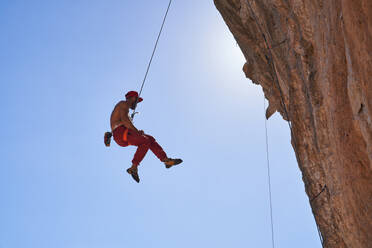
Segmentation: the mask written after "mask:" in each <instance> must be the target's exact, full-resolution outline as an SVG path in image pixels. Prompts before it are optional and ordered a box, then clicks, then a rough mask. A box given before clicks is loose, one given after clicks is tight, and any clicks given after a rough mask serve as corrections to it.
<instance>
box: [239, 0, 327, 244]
mask: <svg viewBox="0 0 372 248" xmlns="http://www.w3.org/2000/svg"><path fill="white" fill-rule="evenodd" d="M246 3H247V6H248V8H249V10H250V12H251V14H252V16H253V18H254V20H255V22H256V25H257V27H258V29H259V31H260V33H261V34H262V37H263V40H264V42H265V46H266V48H267V51H268V56H269V57H266V58H267V60H268V62H269V64H270V66H271V69H272V70H270V74H271V76H272V77H273V79H274V82H275V84H276V86H277V88H278V91H279V94H280V99H281V104H282V107H283V110H284V114H285V116H286V118H287V123H288V126H289V129H290V132H291V137H292V140H293V146H294V151H295V154H296V157H297V158H298V159H299V158H300V157H299V155H298V152H297V141H296V137H295V135H294V133H293V128H292V124H291V122H290V119H289V114H288V111H287V106H286V104H285V101H284V94H283V91H282V88H281V87H280V83H279V78H278V75H277V70H276V66H275V63H274V59H273V55H272V52H271V47H272V46H271V45H270V43H269V42H268V40H267V38H266V35H265V33H264V31H263V29H262V27H261V24H260V23H259V22H258V18H257V16H256V14H255V12H254V10H253V8H252V5H251V3H250V0H246ZM268 36H269V37H270V34H268ZM270 38H271V37H270ZM271 71H273V72H274V73H271ZM316 226H317V229H318V235H319V239H320V242H321V244H322V247H324V240H323V237H322V234H321V232H320V229H319V226H318V224H317V223H316Z"/></svg>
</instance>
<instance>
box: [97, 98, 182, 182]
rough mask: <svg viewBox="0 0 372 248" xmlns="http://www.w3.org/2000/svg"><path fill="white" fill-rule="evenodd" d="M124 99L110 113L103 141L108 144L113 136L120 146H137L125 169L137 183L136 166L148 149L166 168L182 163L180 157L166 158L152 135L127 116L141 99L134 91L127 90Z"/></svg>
mask: <svg viewBox="0 0 372 248" xmlns="http://www.w3.org/2000/svg"><path fill="white" fill-rule="evenodd" d="M125 98H126V100H125V101H120V102H119V103H118V104H116V106H115V108H114V110H113V111H112V113H111V118H110V123H111V130H112V131H111V133H110V132H107V133H105V137H104V142H105V145H106V146H109V145H110V139H111V136H114V140H115V142H116V143H117V144H118V145H119V146H122V147H126V146H129V145H132V146H137V151H136V153H135V154H134V158H133V160H132V167H130V168H129V169H127V172H128V174H130V175H131V176H132V177H133V179H134V180H135V181H136V182H137V183H139V181H140V179H139V176H138V166H139V164H140V163H141V161H142V160H143V158H144V157H145V155H146V153H147V151H148V150H149V149H150V150H151V151H152V152H153V153H154V154H155V155H156V156H157V157H158V158H159V159H160V161H162V162H163V163H164V164H165V167H166V168H167V169H169V168H171V167H172V166H174V165H178V164H180V163H182V160H181V159H172V158H168V157H167V155H166V153H165V152H164V151H163V148H162V147H161V146H160V145H159V144H158V143H157V142H156V140H155V139H154V137H152V136H150V135H148V134H145V133H144V131H142V130H138V129H137V128H136V127H135V126H134V125H133V123H132V120H131V118H130V117H129V109H133V110H134V109H135V108H136V105H137V103H139V102H142V101H143V99H142V98H141V97H139V96H138V93H137V92H136V91H129V92H128V93H127V94H126V95H125Z"/></svg>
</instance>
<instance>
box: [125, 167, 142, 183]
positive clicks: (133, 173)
mask: <svg viewBox="0 0 372 248" xmlns="http://www.w3.org/2000/svg"><path fill="white" fill-rule="evenodd" d="M127 172H128V174H130V175H131V176H132V177H133V179H134V181H136V182H137V183H139V182H140V178H139V176H138V169H137V168H133V167H130V168H129V169H127Z"/></svg>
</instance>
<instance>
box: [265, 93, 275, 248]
mask: <svg viewBox="0 0 372 248" xmlns="http://www.w3.org/2000/svg"><path fill="white" fill-rule="evenodd" d="M263 97H264V118H265V135H266V164H267V178H268V180H267V183H268V189H269V202H270V223H271V244H272V247H273V248H275V243H274V221H273V204H272V194H271V176H270V159H269V157H270V156H269V137H268V135H267V119H266V115H265V111H266V102H265V101H266V99H265V95H264V96H263Z"/></svg>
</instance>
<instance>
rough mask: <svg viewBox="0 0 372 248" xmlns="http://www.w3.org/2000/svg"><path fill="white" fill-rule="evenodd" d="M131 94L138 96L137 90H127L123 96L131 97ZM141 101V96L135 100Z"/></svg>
mask: <svg viewBox="0 0 372 248" xmlns="http://www.w3.org/2000/svg"><path fill="white" fill-rule="evenodd" d="M133 96H134V97H136V98H138V92H137V91H129V92H128V93H127V94H125V98H127V99H128V98H129V97H133ZM142 101H143V98H142V97H139V98H138V101H137V102H142Z"/></svg>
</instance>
